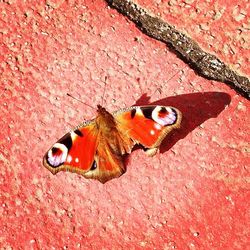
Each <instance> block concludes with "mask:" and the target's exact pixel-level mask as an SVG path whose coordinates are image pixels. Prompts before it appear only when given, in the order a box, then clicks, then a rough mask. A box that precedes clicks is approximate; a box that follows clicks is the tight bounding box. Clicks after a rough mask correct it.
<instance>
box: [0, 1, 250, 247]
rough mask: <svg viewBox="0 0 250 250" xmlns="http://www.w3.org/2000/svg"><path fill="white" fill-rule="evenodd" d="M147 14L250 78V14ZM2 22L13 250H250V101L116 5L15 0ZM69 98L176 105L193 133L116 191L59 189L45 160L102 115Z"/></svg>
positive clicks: (75, 183)
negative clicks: (200, 72)
mask: <svg viewBox="0 0 250 250" xmlns="http://www.w3.org/2000/svg"><path fill="white" fill-rule="evenodd" d="M138 3H140V4H141V5H142V6H144V7H145V8H147V9H149V10H151V11H152V12H154V13H158V12H159V13H160V14H161V16H162V17H163V18H164V19H165V20H167V21H169V22H171V23H173V24H174V25H175V26H176V27H177V28H179V29H180V30H185V31H186V32H187V33H188V34H192V37H193V38H195V39H196V40H197V41H199V43H201V45H202V46H203V48H206V49H207V50H209V51H210V52H213V53H215V54H216V55H218V56H219V57H220V58H221V59H223V60H224V62H226V63H228V64H230V65H232V66H234V67H235V68H236V69H238V70H239V71H241V72H243V73H244V74H248V75H249V74H250V71H249V50H248V48H249V44H248V43H249V39H248V40H247V38H246V36H247V34H246V30H248V29H249V24H247V21H246V20H247V18H248V19H249V4H244V3H245V1H237V2H236V1H230V3H228V2H226V1H212V2H211V3H208V2H205V3H202V4H201V2H200V1H185V3H186V4H184V6H183V4H182V3H183V1H168V4H166V3H163V1H138ZM187 4H189V5H190V6H191V7H189V8H187ZM236 6H238V7H236ZM197 9H199V11H196V10H197ZM214 11H216V13H217V12H218V13H220V14H218V13H217V15H216V14H213V13H214ZM0 13H1V17H0V24H1V25H0V37H1V38H0V43H1V47H0V51H1V52H0V58H1V61H0V72H1V85H0V95H1V102H0V113H1V120H0V126H1V133H0V165H1V168H0V189H1V192H0V214H1V217H0V247H1V249H175V248H176V249H247V246H249V234H250V229H249V228H250V225H249V221H250V215H249V200H250V199H249V198H250V193H249V180H250V179H249V178H250V176H249V166H248V165H249V139H250V138H249V134H250V126H249V124H250V118H249V115H248V114H249V110H250V105H249V101H247V100H246V99H244V98H243V97H241V96H239V95H238V94H237V93H236V92H235V91H234V90H231V89H230V88H229V87H228V86H226V85H225V84H223V83H219V82H214V81H208V80H205V79H203V78H201V77H198V76H197V75H196V74H195V73H194V72H193V71H192V70H190V69H189V68H188V66H187V65H185V64H184V63H183V62H182V61H180V60H179V59H178V58H177V57H176V56H175V55H174V54H172V53H171V52H170V51H169V50H168V49H167V48H166V47H165V45H164V44H162V43H160V42H157V41H155V40H153V39H151V38H148V37H146V36H145V35H143V34H142V33H141V32H140V31H138V30H137V29H136V28H135V26H134V24H133V23H131V22H130V21H128V20H127V19H126V18H124V17H123V16H121V15H120V14H119V13H117V12H116V11H115V10H112V9H110V8H108V7H107V5H106V2H105V1H101V0H96V1H74V0H70V1H51V0H50V1H46V2H45V1H40V2H39V3H35V4H34V2H33V1H26V2H24V1H23V2H21V1H15V0H9V1H4V2H2V3H1V4H0ZM206 13H207V14H206ZM231 13H232V14H231ZM242 13H243V14H242ZM214 15H215V16H216V18H215V17H214V18H211V16H214ZM225 23H226V24H227V25H225ZM247 25H248V26H247ZM202 27H203V28H202ZM204 27H205V28H204ZM221 27H222V28H221ZM240 30H242V31H241V32H240ZM239 32H240V33H239ZM248 36H249V34H248ZM209 37H213V39H212V38H211V39H210V38H209ZM247 44H248V45H247ZM227 48H229V49H227ZM231 49H232V50H233V51H234V52H233V53H231V52H230V51H231ZM105 77H107V87H106V94H105V99H104V100H103V98H102V96H103V92H104V79H105ZM67 93H70V94H72V95H73V96H76V97H77V98H80V99H81V100H82V101H83V102H85V103H87V104H89V105H91V106H93V107H96V105H97V104H99V103H101V104H103V105H104V106H105V107H106V108H107V109H108V110H109V111H114V110H117V109H119V108H123V107H127V106H131V105H133V104H135V103H139V104H147V103H157V104H164V105H173V106H175V107H177V108H179V109H180V110H181V111H182V112H183V115H184V119H183V125H182V128H181V129H180V130H179V131H176V132H175V133H174V134H172V135H171V136H170V137H168V138H167V139H166V140H164V142H163V144H162V147H161V151H160V153H159V154H157V155H156V156H155V157H153V158H148V157H146V156H145V154H144V152H143V151H142V150H140V149H139V150H135V151H134V152H133V153H132V154H131V155H130V156H129V157H128V159H127V172H126V173H125V174H124V175H123V176H122V177H120V178H118V179H114V180H112V181H110V182H108V183H106V184H105V185H103V184H101V183H98V182H97V181H94V180H87V179H84V178H83V177H81V176H78V175H76V174H71V173H59V174H57V175H55V176H53V175H52V174H51V173H50V172H49V171H47V170H46V169H45V168H44V167H43V166H42V157H43V155H44V153H45V152H46V151H47V150H48V148H49V147H50V146H51V145H52V144H53V143H54V142H55V141H56V140H57V139H58V138H60V137H61V136H62V135H63V134H64V133H66V132H67V131H68V130H69V129H70V128H71V127H72V126H75V125H77V124H78V123H80V122H81V121H82V120H84V119H89V118H92V117H93V116H94V115H95V112H94V110H93V109H91V108H90V107H88V106H87V105H84V104H82V103H80V102H78V101H76V100H74V99H72V98H70V97H68V96H67V95H66V94H67ZM149 98H150V100H149Z"/></svg>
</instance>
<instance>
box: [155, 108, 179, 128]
mask: <svg viewBox="0 0 250 250" xmlns="http://www.w3.org/2000/svg"><path fill="white" fill-rule="evenodd" d="M152 118H153V120H154V121H155V122H157V123H158V124H159V125H161V126H168V125H172V124H174V123H175V122H176V120H177V113H176V111H175V110H174V109H172V108H170V107H160V106H157V107H156V108H155V109H154V110H153V112H152Z"/></svg>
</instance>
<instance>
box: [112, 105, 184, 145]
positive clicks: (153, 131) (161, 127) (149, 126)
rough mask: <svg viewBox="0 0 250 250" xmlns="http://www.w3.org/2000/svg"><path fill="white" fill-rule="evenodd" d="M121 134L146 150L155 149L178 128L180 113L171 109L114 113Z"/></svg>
mask: <svg viewBox="0 0 250 250" xmlns="http://www.w3.org/2000/svg"><path fill="white" fill-rule="evenodd" d="M114 117H115V120H116V121H117V124H118V128H119V130H120V131H121V133H127V134H128V135H129V136H130V137H131V138H132V139H133V140H134V141H135V142H137V143H140V144H142V145H143V146H145V147H146V148H157V147H158V146H159V145H160V143H161V141H162V140H163V139H164V138H165V136H166V135H167V134H168V133H169V132H170V131H171V130H173V129H175V128H179V127H180V122H181V117H182V115H181V112H180V111H179V110H177V109H176V108H173V107H165V106H144V107H143V106H142V107H131V108H129V109H126V110H121V111H118V112H116V113H114Z"/></svg>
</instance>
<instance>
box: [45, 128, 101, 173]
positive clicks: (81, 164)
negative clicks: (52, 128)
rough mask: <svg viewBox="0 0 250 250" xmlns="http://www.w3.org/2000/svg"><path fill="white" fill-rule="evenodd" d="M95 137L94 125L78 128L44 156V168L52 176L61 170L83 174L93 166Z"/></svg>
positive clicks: (95, 145)
mask: <svg viewBox="0 0 250 250" xmlns="http://www.w3.org/2000/svg"><path fill="white" fill-rule="evenodd" d="M97 136H98V130H97V129H96V127H95V125H94V123H90V124H87V125H83V126H79V128H77V129H75V130H73V131H71V132H69V133H67V134H66V135H65V136H63V137H62V138H61V139H60V140H58V141H57V142H56V143H55V144H54V145H53V147H52V148H51V149H50V150H49V151H48V152H47V153H46V154H45V156H44V158H43V164H44V166H45V167H46V168H48V169H49V170H50V171H51V172H52V173H53V174H56V173H57V172H59V171H61V170H64V171H65V170H66V171H71V172H77V173H79V174H85V173H86V172H87V171H89V170H91V168H92V167H93V165H94V156H95V153H96V148H97Z"/></svg>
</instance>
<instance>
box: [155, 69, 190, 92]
mask: <svg viewBox="0 0 250 250" xmlns="http://www.w3.org/2000/svg"><path fill="white" fill-rule="evenodd" d="M186 67H187V65H185V66H184V67H183V68H181V69H179V70H177V71H176V72H175V73H174V74H173V75H171V76H170V77H169V78H168V80H167V83H168V82H169V81H170V80H172V79H173V78H174V77H175V76H176V75H177V74H178V73H179V72H181V71H182V70H184V69H185V68H186ZM161 87H162V85H161ZM158 90H159V88H156V90H155V91H154V93H153V94H152V95H151V97H152V96H153V95H154V94H155V93H156V92H157V91H158Z"/></svg>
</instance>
